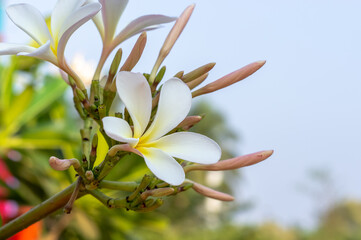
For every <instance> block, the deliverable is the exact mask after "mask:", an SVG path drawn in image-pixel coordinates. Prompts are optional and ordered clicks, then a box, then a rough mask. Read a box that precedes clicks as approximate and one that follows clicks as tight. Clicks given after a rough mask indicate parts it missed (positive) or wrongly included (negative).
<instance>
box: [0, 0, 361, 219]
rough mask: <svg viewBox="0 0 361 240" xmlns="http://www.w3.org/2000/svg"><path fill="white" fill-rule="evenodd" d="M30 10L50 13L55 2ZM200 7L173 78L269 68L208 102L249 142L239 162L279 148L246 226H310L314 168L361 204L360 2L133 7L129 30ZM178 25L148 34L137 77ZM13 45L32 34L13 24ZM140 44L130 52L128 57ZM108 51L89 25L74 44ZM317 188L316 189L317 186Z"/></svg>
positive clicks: (145, 0) (179, 46)
mask: <svg viewBox="0 0 361 240" xmlns="http://www.w3.org/2000/svg"><path fill="white" fill-rule="evenodd" d="M10 2H11V3H17V2H27V3H31V4H33V5H36V6H38V8H40V9H41V10H42V11H43V12H48V11H49V10H50V9H51V8H52V7H53V5H54V3H55V0H54V1H45V0H31V1H30V0H28V1H26V0H24V1H19V0H11V1H6V3H7V4H8V3H10ZM194 2H195V3H196V4H197V6H196V9H195V11H194V14H193V16H192V18H191V20H190V22H189V25H188V26H187V28H186V29H185V31H184V33H183V34H182V36H181V38H180V39H179V41H178V42H177V43H176V45H175V47H174V49H173V51H172V52H171V54H170V55H169V57H168V58H167V60H166V61H165V64H166V65H167V70H168V71H167V74H168V75H167V76H171V75H173V74H174V73H176V72H178V71H179V70H185V71H190V70H192V69H193V68H196V67H198V66H200V65H203V64H205V63H208V62H213V61H214V62H217V65H216V67H215V68H214V70H213V71H212V73H211V75H210V77H209V79H208V81H211V80H215V79H217V78H219V77H221V76H223V75H225V74H227V73H229V72H231V71H233V70H235V69H238V68H239V67H241V66H244V65H246V64H248V63H250V62H253V61H257V60H263V59H265V60H267V64H266V65H265V66H264V67H263V68H262V69H261V70H259V72H257V73H256V74H254V75H253V76H251V77H250V78H248V79H247V80H244V81H243V82H241V83H238V84H237V85H234V86H232V87H229V88H227V89H224V90H222V91H220V92H217V93H213V94H210V95H209V96H206V97H203V99H207V100H209V101H211V102H212V103H214V104H215V105H216V106H217V107H218V108H219V109H220V110H221V111H222V112H223V113H224V114H226V115H227V117H228V120H229V123H230V126H232V127H233V128H234V129H235V131H237V132H239V134H241V136H242V141H241V142H240V143H239V144H238V149H237V151H238V152H239V153H243V154H246V153H251V152H255V151H259V150H266V149H274V150H275V154H274V156H273V157H272V158H271V159H269V160H268V161H266V162H264V163H261V164H259V165H257V166H253V167H250V168H247V169H245V170H244V171H243V172H244V174H245V177H246V182H245V183H244V184H242V185H240V192H241V195H240V196H239V197H244V198H248V199H253V200H254V201H255V203H256V207H255V208H254V210H252V211H251V212H248V213H246V214H244V215H242V216H241V219H244V220H246V221H260V220H265V219H266V220H272V219H275V220H277V221H279V222H281V223H284V224H293V223H298V224H301V225H305V226H309V225H310V224H312V223H313V221H314V220H315V218H314V217H315V216H314V210H315V209H314V207H315V204H314V202H313V201H312V200H311V199H310V198H309V197H307V195H305V194H304V193H302V192H300V191H298V190H297V187H298V186H299V185H300V184H304V183H305V182H306V181H307V180H306V178H307V177H308V174H307V172H308V171H309V170H311V169H315V168H318V169H324V170H326V171H329V173H330V174H331V176H332V177H333V179H334V181H335V187H336V190H337V195H338V196H339V197H345V198H358V199H361V190H360V188H359V184H357V183H359V182H360V180H361V175H360V173H359V172H360V169H361V162H360V161H361V157H360V155H358V151H359V149H360V145H361V140H360V136H361V114H360V113H361V94H360V93H361V72H360V71H359V68H360V65H361V60H360V54H361V51H360V50H361V47H360V43H361V34H360V30H361V27H360V26H361V15H360V13H359V11H360V9H361V2H360V1H358V0H348V1H344V0H317V1H315V0H273V1H269V0H247V1H246V0H241V1H223V2H222V4H221V3H220V1H215V0H207V1H204V0H203V1H202V0H198V1H197V0H194V1H189V0H183V1H165V0H153V1H149V0H133V1H130V4H129V6H128V8H127V10H126V11H125V14H124V15H123V18H122V19H121V22H120V27H121V26H124V24H126V23H128V22H129V21H131V20H132V19H134V18H135V17H137V16H140V15H144V14H149V13H161V14H166V15H170V16H178V15H179V14H180V13H181V12H182V11H183V9H184V8H185V7H186V6H187V5H189V4H191V3H194ZM169 29H170V25H167V26H166V27H164V28H162V29H161V30H158V31H155V32H152V33H149V34H148V40H149V41H148V44H147V46H148V47H147V48H146V50H145V53H144V58H143V59H142V61H141V62H140V64H139V65H138V66H137V68H136V69H135V70H136V71H142V72H147V71H150V70H151V68H152V66H153V63H154V61H155V59H156V55H157V52H158V50H159V48H160V46H161V45H162V43H163V40H164V38H165V36H166V34H167V32H168V31H169ZM6 31H7V36H6V38H7V40H8V41H12V42H25V39H27V38H26V37H25V34H22V32H21V31H20V30H18V29H16V27H14V25H13V24H12V23H9V21H8V20H7V22H6ZM134 41H135V39H131V40H130V41H128V42H127V43H126V44H124V45H123V48H124V49H126V50H125V55H127V53H128V52H129V50H130V48H131V46H132V44H133V43H134ZM96 46H100V40H99V37H98V36H97V33H96V31H95V28H94V26H93V25H92V24H91V23H88V24H86V25H85V26H84V27H83V28H81V29H80V31H78V32H77V33H76V34H75V35H74V37H73V38H72V39H71V41H70V45H69V47H68V48H67V54H68V56H71V55H72V54H73V53H74V52H75V51H77V52H82V53H84V54H85V55H86V56H87V57H88V58H90V59H96V57H97V54H99V53H96V52H95V51H94V49H96V48H97V47H96ZM311 185H312V184H311Z"/></svg>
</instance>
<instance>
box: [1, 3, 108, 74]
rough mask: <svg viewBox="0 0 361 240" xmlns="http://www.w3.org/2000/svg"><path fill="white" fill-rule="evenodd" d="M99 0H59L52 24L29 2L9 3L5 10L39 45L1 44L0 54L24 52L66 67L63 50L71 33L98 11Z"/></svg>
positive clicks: (22, 53) (99, 6)
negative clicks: (89, 1)
mask: <svg viewBox="0 0 361 240" xmlns="http://www.w3.org/2000/svg"><path fill="white" fill-rule="evenodd" d="M100 9H101V5H100V4H99V3H89V4H85V0H59V1H58V2H57V4H56V5H55V7H54V10H53V12H52V14H51V27H50V29H49V28H48V26H47V24H46V22H45V19H44V17H43V16H42V14H41V13H40V12H39V10H37V9H36V8H35V7H33V6H31V5H29V4H25V3H22V4H14V5H10V6H9V7H8V8H7V9H6V12H7V14H8V16H9V18H10V19H11V20H12V21H13V22H14V23H15V25H16V26H18V27H19V28H21V29H22V30H23V31H24V32H25V33H27V34H28V35H29V36H30V37H31V38H32V39H34V41H35V42H36V43H37V45H38V46H36V47H33V46H28V45H21V44H11V43H0V55H16V54H17V55H25V56H32V57H36V58H40V59H43V60H46V61H49V62H51V63H53V64H55V65H57V66H59V67H61V66H65V59H64V51H65V46H66V43H67V42H68V40H69V38H70V37H71V35H72V34H73V33H74V31H75V30H77V29H78V28H79V27H80V26H82V25H83V24H84V23H85V22H87V21H88V20H90V19H91V18H92V17H93V16H94V15H95V14H97V13H98V12H99V10H100Z"/></svg>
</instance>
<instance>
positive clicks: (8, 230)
mask: <svg viewBox="0 0 361 240" xmlns="http://www.w3.org/2000/svg"><path fill="white" fill-rule="evenodd" d="M75 185H76V183H73V184H71V185H70V186H69V187H67V188H65V189H64V190H62V191H61V192H59V193H57V194H56V195H54V196H52V197H51V198H49V199H48V200H46V201H44V202H42V203H40V204H39V205H37V206H35V207H33V208H32V209H30V210H29V211H28V212H26V213H25V214H23V215H21V216H20V217H18V218H16V219H14V220H12V221H11V222H9V223H7V224H6V225H4V226H2V227H1V228H0V239H7V238H9V237H11V236H12V235H14V234H16V233H17V232H19V231H21V230H23V229H25V228H27V227H28V226H30V225H31V224H33V223H36V222H37V221H39V220H41V219H43V218H45V217H46V216H48V215H50V214H51V213H53V212H55V211H56V210H58V209H60V208H62V207H64V206H65V204H66V203H67V202H68V200H69V198H70V196H71V195H72V193H73V191H74V187H75ZM84 194H85V193H80V194H79V196H78V197H81V196H82V195H84Z"/></svg>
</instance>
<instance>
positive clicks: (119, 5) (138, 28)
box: [87, 0, 176, 49]
mask: <svg viewBox="0 0 361 240" xmlns="http://www.w3.org/2000/svg"><path fill="white" fill-rule="evenodd" d="M87 2H88V3H93V2H96V0H87ZM99 2H100V3H101V5H102V10H101V11H100V12H99V13H98V14H97V15H96V16H95V17H94V18H93V21H94V23H95V25H96V27H97V29H98V31H99V33H100V35H101V37H102V40H103V43H104V45H105V46H110V47H109V48H110V49H114V48H115V47H116V46H118V45H119V44H120V43H121V42H124V41H125V40H127V39H128V38H130V37H132V36H134V35H136V34H138V33H141V32H144V31H148V30H153V29H156V28H158V27H156V25H159V24H163V23H169V22H172V21H174V20H175V19H176V18H173V17H167V16H164V15H156V14H154V15H145V16H142V17H139V18H137V19H135V20H133V21H132V22H130V23H129V24H128V25H127V26H126V27H125V28H124V29H123V30H122V31H121V32H120V33H118V34H117V35H116V36H114V35H115V31H116V28H117V25H118V22H119V19H120V16H121V15H122V13H123V11H124V9H125V8H126V6H127V4H128V0H99Z"/></svg>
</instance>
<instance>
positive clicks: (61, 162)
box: [49, 156, 80, 171]
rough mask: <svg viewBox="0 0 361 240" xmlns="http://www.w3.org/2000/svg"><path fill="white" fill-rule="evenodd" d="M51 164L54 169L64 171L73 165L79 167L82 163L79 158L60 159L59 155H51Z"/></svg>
mask: <svg viewBox="0 0 361 240" xmlns="http://www.w3.org/2000/svg"><path fill="white" fill-rule="evenodd" d="M49 165H50V167H51V168H52V169H54V170H57V171H64V170H67V169H69V168H70V167H71V166H74V168H79V167H80V163H79V161H78V160H77V159H74V158H73V159H59V158H57V157H54V156H53V157H50V159H49Z"/></svg>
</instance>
